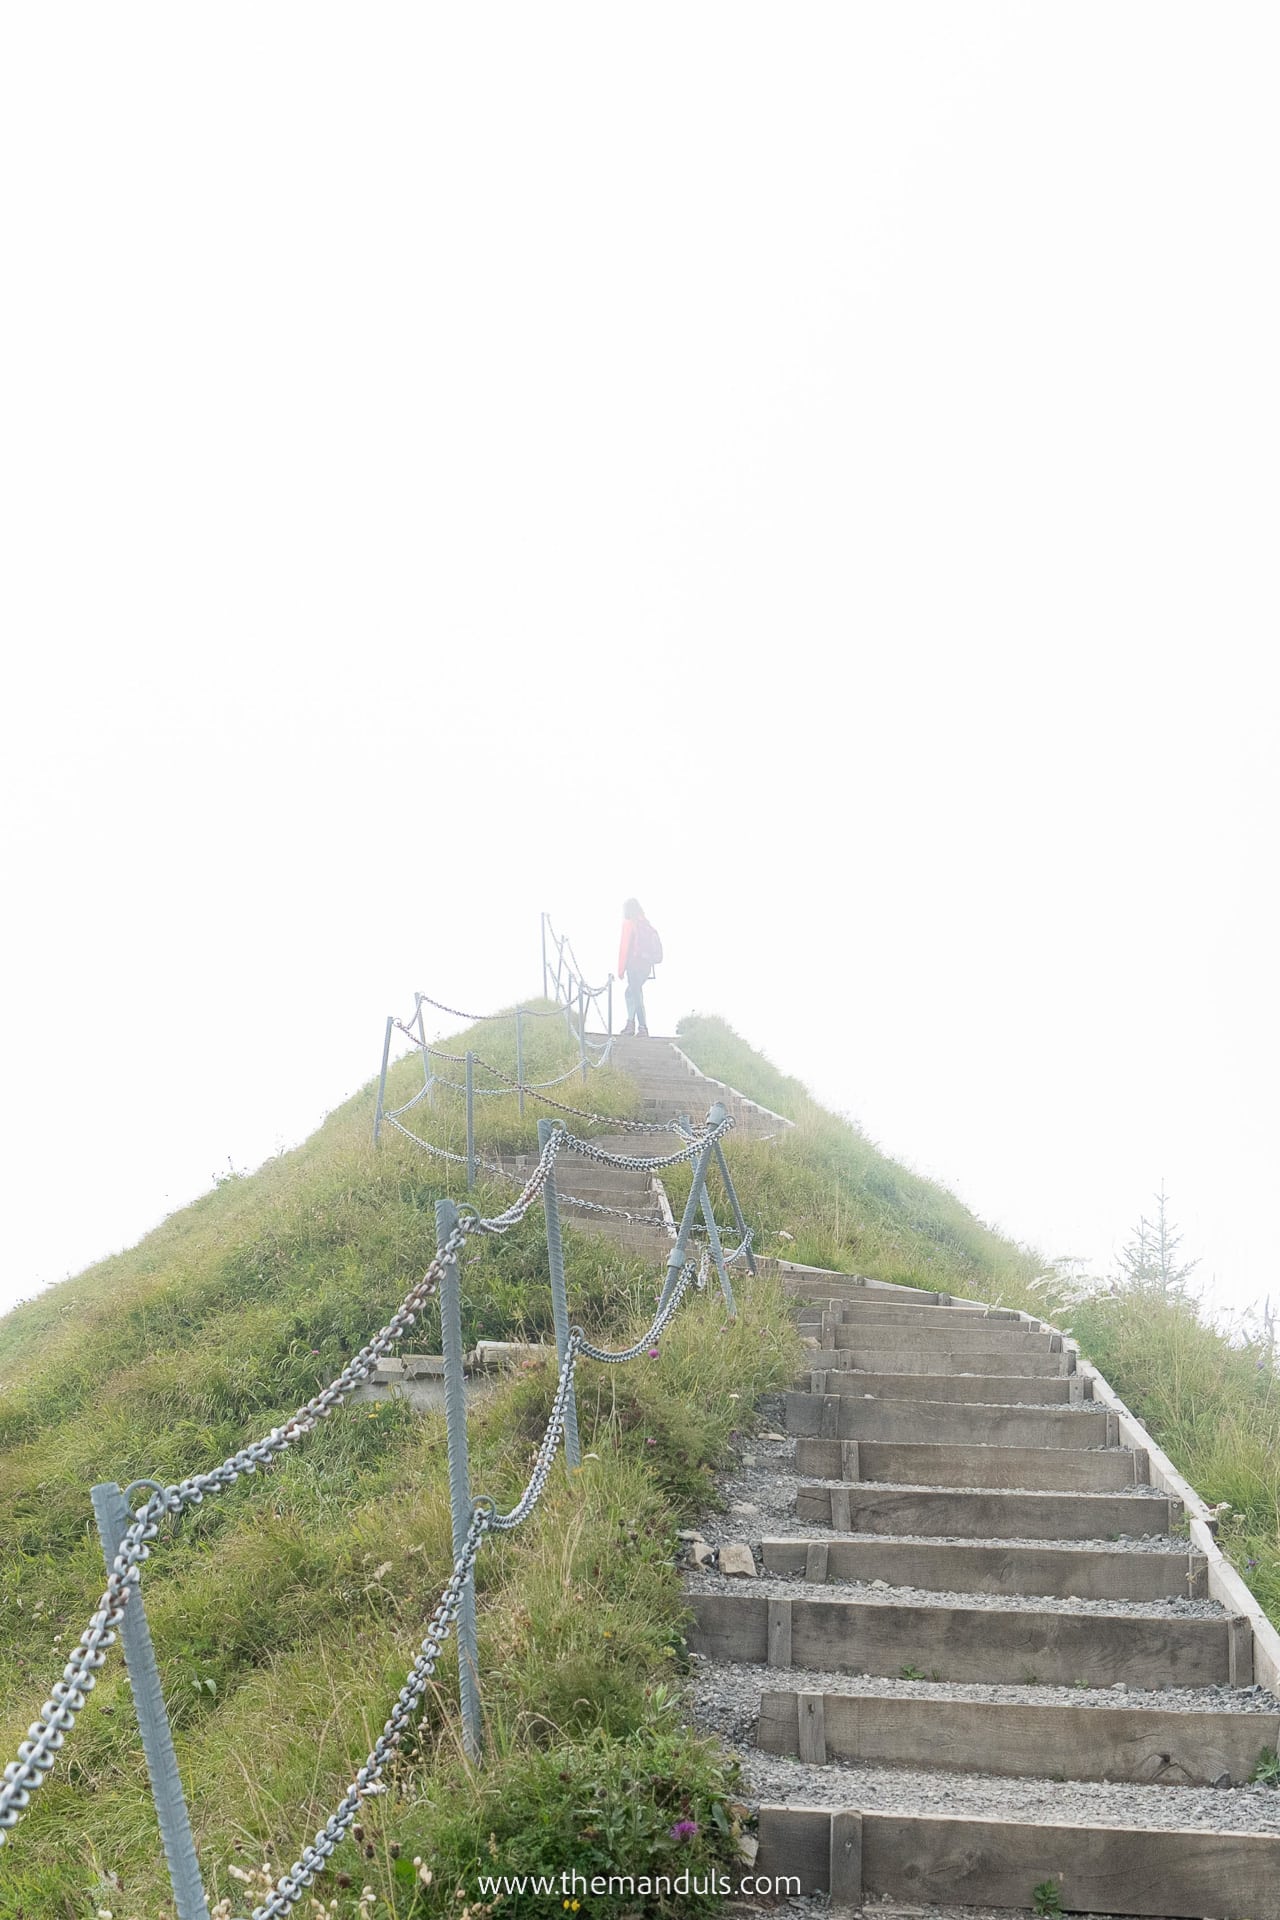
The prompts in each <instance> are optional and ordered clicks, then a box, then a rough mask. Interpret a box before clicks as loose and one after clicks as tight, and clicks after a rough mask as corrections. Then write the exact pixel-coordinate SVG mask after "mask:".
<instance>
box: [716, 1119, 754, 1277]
mask: <svg viewBox="0 0 1280 1920" xmlns="http://www.w3.org/2000/svg"><path fill="white" fill-rule="evenodd" d="M716 1165H717V1166H718V1167H719V1169H720V1178H721V1179H722V1180H723V1181H724V1190H725V1192H726V1194H727V1195H728V1197H729V1205H730V1207H731V1208H732V1209H733V1220H734V1225H735V1226H736V1227H737V1229H738V1238H739V1240H745V1239H746V1237H747V1223H746V1221H745V1219H744V1218H743V1214H742V1207H741V1205H740V1204H739V1201H738V1190H737V1188H736V1187H735V1186H734V1184H733V1181H732V1179H731V1178H730V1176H729V1163H728V1161H727V1160H726V1159H725V1157H724V1147H723V1146H722V1144H721V1142H720V1141H719V1140H717V1141H716ZM747 1272H748V1273H749V1274H751V1276H752V1277H753V1278H754V1277H755V1273H756V1257H755V1255H754V1253H752V1251H751V1248H750V1247H748V1248H747Z"/></svg>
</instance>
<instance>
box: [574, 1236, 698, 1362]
mask: <svg viewBox="0 0 1280 1920" xmlns="http://www.w3.org/2000/svg"><path fill="white" fill-rule="evenodd" d="M696 1271H697V1269H696V1268H695V1266H694V1263H693V1261H692V1260H686V1261H685V1263H684V1265H683V1266H682V1267H681V1269H680V1278H679V1280H677V1282H676V1286H675V1291H674V1292H673V1294H672V1295H671V1298H670V1299H669V1300H668V1302H667V1304H666V1306H665V1307H663V1308H662V1310H661V1312H660V1313H659V1314H658V1315H657V1316H656V1318H655V1320H654V1322H653V1325H652V1326H651V1327H650V1328H649V1331H648V1333H646V1334H644V1335H643V1336H642V1337H641V1338H640V1339H639V1340H637V1341H636V1343H635V1345H634V1346H632V1347H624V1348H623V1349H622V1350H621V1352H619V1353H611V1352H610V1351H609V1349H608V1348H607V1347H593V1346H592V1344H591V1342H590V1341H589V1340H588V1339H587V1336H586V1334H585V1333H584V1332H583V1331H582V1328H581V1327H573V1328H572V1329H571V1330H570V1334H569V1340H570V1344H571V1345H572V1344H575V1343H576V1346H577V1350H578V1352H579V1353H581V1354H582V1356H583V1358H584V1359H586V1360H604V1361H606V1362H607V1363H608V1364H609V1365H610V1366H619V1365H621V1363H622V1362H623V1361H624V1360H638V1359H639V1357H640V1355H641V1354H642V1353H647V1352H648V1350H649V1348H650V1347H651V1346H652V1345H653V1343H654V1341H655V1340H656V1339H658V1337H659V1336H660V1335H661V1334H663V1333H665V1331H666V1329H667V1326H668V1325H669V1323H670V1321H671V1319H672V1318H673V1316H674V1314H675V1311H676V1308H677V1307H678V1306H679V1305H680V1302H681V1301H682V1300H683V1299H684V1296H685V1294H686V1293H687V1292H688V1290H689V1284H690V1282H691V1281H692V1280H693V1278H694V1276H695V1273H696Z"/></svg>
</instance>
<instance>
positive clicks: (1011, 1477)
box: [796, 1439, 1146, 1493]
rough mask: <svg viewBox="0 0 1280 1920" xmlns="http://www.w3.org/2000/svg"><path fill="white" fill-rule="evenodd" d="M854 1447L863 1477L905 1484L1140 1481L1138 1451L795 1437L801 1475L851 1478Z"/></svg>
mask: <svg viewBox="0 0 1280 1920" xmlns="http://www.w3.org/2000/svg"><path fill="white" fill-rule="evenodd" d="M848 1446H856V1447H857V1449H858V1457H859V1463H860V1464H859V1478H860V1479H862V1480H886V1481H891V1482H893V1483H894V1484H896V1485H898V1486H904V1487H1009V1488H1014V1487H1016V1488H1020V1489H1026V1490H1039V1491H1043V1492H1055V1491H1056V1492H1062V1493H1067V1492H1080V1493H1113V1492H1119V1490H1120V1489H1121V1488H1122V1487H1131V1486H1134V1485H1140V1484H1142V1483H1141V1482H1139V1481H1136V1480H1135V1474H1137V1473H1139V1472H1141V1471H1142V1470H1143V1468H1144V1467H1145V1464H1146V1463H1145V1461H1144V1460H1143V1459H1142V1457H1141V1456H1140V1455H1138V1454H1133V1453H1126V1452H1125V1451H1124V1450H1123V1449H1117V1450H1115V1451H1109V1450H1107V1449H1104V1448H1099V1449H1097V1450H1096V1451H1095V1452H1092V1453H1072V1452H1071V1451H1070V1450H1069V1449H1068V1448H1066V1447H983V1446H933V1445H931V1444H930V1443H929V1442H928V1441H898V1440H890V1441H881V1440H853V1441H850V1440H820V1439H800V1440H797V1441H796V1471H797V1473H805V1474H813V1475H814V1476H815V1478H817V1479H819V1480H843V1479H846V1478H848V1476H847V1475H846V1473H845V1472H844V1468H843V1466H842V1464H841V1454H840V1449H841V1447H848Z"/></svg>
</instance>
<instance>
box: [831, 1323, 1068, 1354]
mask: <svg viewBox="0 0 1280 1920" xmlns="http://www.w3.org/2000/svg"><path fill="white" fill-rule="evenodd" d="M833 1332H834V1334H835V1338H834V1340H833V1342H832V1345H833V1346H836V1347H866V1346H870V1345H871V1344H872V1343H873V1342H874V1344H875V1345H876V1346H877V1347H903V1348H906V1349H907V1350H908V1351H914V1352H917V1353H922V1352H925V1351H928V1352H930V1353H934V1352H937V1353H970V1352H973V1353H982V1352H991V1353H1006V1352H1007V1353H1056V1352H1057V1350H1058V1349H1057V1347H1056V1346H1055V1345H1054V1342H1055V1341H1057V1340H1058V1339H1059V1336H1058V1335H1057V1334H1056V1333H1033V1332H1032V1331H1031V1329H1030V1328H1029V1327H1024V1326H1022V1325H1020V1324H1018V1323H1016V1322H1014V1321H1011V1320H979V1321H978V1323H977V1325H976V1326H961V1325H960V1324H959V1322H958V1321H954V1320H948V1321H945V1322H944V1323H943V1324H942V1325H941V1326H933V1325H929V1326H918V1327H915V1326H909V1327H902V1326H899V1327H887V1326H881V1325H879V1324H878V1323H877V1324H875V1325H872V1324H870V1323H864V1322H862V1321H858V1322H857V1323H856V1324H854V1325H850V1324H849V1323H848V1322H844V1323H842V1324H841V1325H840V1326H838V1327H835V1328H834V1329H833Z"/></svg>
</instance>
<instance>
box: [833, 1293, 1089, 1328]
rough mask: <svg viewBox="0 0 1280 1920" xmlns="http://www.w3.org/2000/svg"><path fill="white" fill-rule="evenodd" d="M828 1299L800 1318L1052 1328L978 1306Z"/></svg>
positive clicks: (893, 1324) (884, 1324)
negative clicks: (984, 1309) (828, 1300)
mask: <svg viewBox="0 0 1280 1920" xmlns="http://www.w3.org/2000/svg"><path fill="white" fill-rule="evenodd" d="M832 1299H833V1301H835V1303H836V1304H835V1305H834V1307H833V1306H832V1304H831V1303H830V1302H827V1303H825V1304H824V1305H820V1306H818V1307H816V1308H803V1309H802V1310H801V1319H811V1318H813V1317H814V1315H815V1313H816V1315H817V1317H818V1318H822V1316H823V1315H824V1313H833V1314H834V1316H835V1318H836V1319H837V1320H838V1321H839V1322H840V1324H842V1325H843V1326H847V1327H861V1326H878V1327H966V1328H973V1327H991V1328H993V1329H995V1330H997V1331H1000V1332H1010V1333H1018V1332H1024V1333H1036V1332H1039V1333H1046V1332H1052V1331H1053V1329H1052V1328H1048V1327H1044V1326H1042V1325H1041V1323H1040V1322H1039V1321H1038V1320H1024V1319H1023V1318H1022V1315H1021V1314H1017V1313H999V1312H996V1311H994V1310H993V1311H991V1312H984V1311H983V1309H982V1308H981V1307H915V1306H904V1305H902V1304H900V1303H899V1302H897V1301H884V1302H881V1301H879V1300H866V1299H858V1298H857V1297H856V1296H854V1297H853V1298H850V1299H847V1300H841V1299H840V1298H839V1296H838V1295H833V1296H832Z"/></svg>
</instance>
